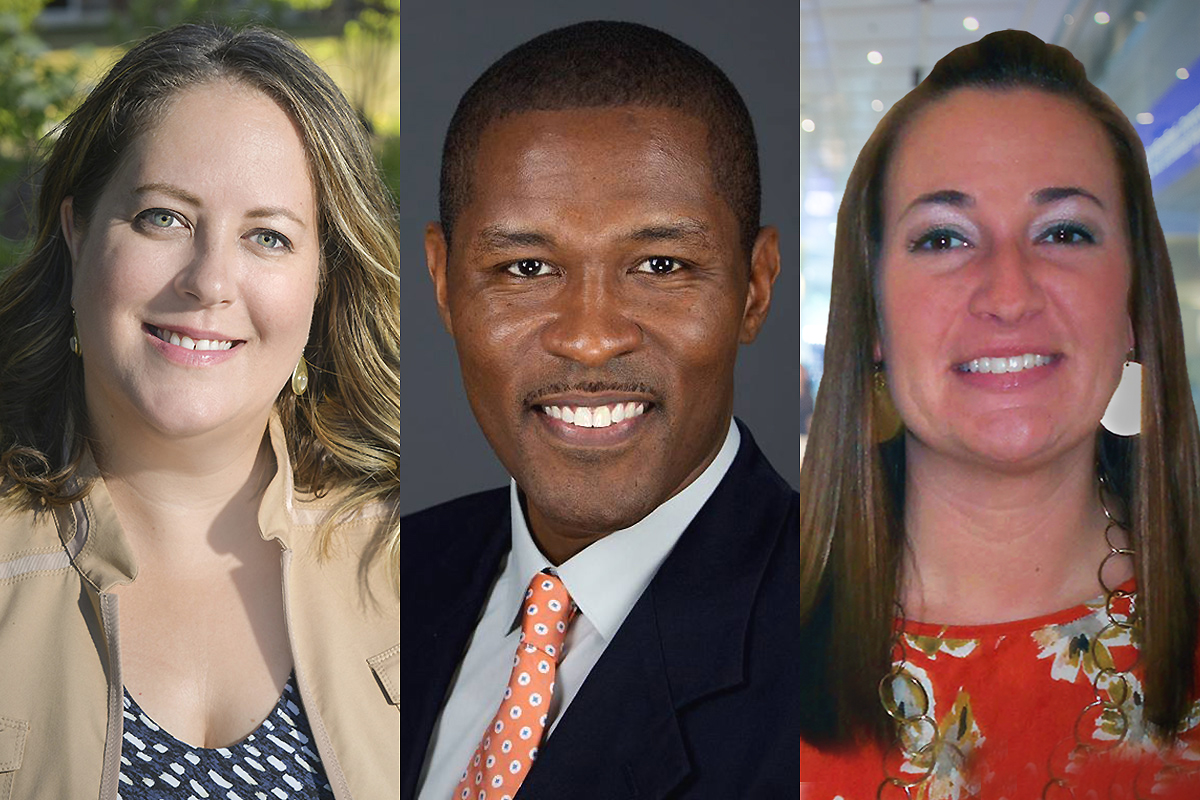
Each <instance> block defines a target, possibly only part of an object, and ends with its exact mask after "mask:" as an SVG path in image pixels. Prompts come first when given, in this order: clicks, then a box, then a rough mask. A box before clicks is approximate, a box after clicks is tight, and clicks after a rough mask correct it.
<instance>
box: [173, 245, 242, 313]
mask: <svg viewBox="0 0 1200 800" xmlns="http://www.w3.org/2000/svg"><path fill="white" fill-rule="evenodd" d="M235 258H236V255H235V254H234V253H233V252H231V251H230V249H227V248H222V247H221V246H220V244H219V242H217V241H215V237H210V236H204V235H202V234H200V235H197V237H196V240H195V249H194V250H193V252H192V258H191V260H190V261H189V262H188V263H187V264H186V265H185V266H184V268H183V269H181V270H180V271H179V273H178V274H177V275H176V276H175V291H176V293H177V294H179V296H180V297H183V298H186V299H188V300H190V301H192V302H194V303H198V304H199V305H200V306H203V307H204V308H210V307H213V306H220V305H228V304H229V303H232V302H233V295H234V291H233V289H234V271H233V270H234V268H233V263H234V259H235Z"/></svg>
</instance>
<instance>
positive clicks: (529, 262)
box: [504, 258, 551, 278]
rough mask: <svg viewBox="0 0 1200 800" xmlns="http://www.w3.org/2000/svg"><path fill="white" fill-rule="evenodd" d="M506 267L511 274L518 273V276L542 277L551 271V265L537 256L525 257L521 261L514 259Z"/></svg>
mask: <svg viewBox="0 0 1200 800" xmlns="http://www.w3.org/2000/svg"><path fill="white" fill-rule="evenodd" d="M504 269H505V271H506V272H508V273H509V274H511V275H516V276H517V277H518V278H540V277H542V276H544V275H549V274H550V273H551V269H550V265H549V264H547V263H546V262H545V261H539V260H537V259H536V258H523V259H521V260H520V261H514V262H513V263H511V264H509V265H508V266H507V267H505V268H504Z"/></svg>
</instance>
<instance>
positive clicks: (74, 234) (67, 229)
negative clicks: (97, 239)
mask: <svg viewBox="0 0 1200 800" xmlns="http://www.w3.org/2000/svg"><path fill="white" fill-rule="evenodd" d="M76 222H77V220H76V219H75V198H74V197H68V198H66V199H65V200H63V201H62V205H61V206H59V207H58V224H59V227H61V228H62V232H63V239H64V240H65V241H66V244H67V251H68V252H70V254H71V279H72V280H71V283H72V285H74V278H75V265H76V264H78V263H79V253H80V251H81V250H82V249H83V225H82V224H79V225H77V224H76ZM74 303H75V298H74V297H72V298H71V304H72V305H74Z"/></svg>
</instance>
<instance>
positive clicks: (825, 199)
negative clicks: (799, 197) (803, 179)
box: [804, 189, 834, 217]
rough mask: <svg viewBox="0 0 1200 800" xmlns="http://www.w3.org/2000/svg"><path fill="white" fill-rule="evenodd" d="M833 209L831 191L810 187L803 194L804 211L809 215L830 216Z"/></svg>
mask: <svg viewBox="0 0 1200 800" xmlns="http://www.w3.org/2000/svg"><path fill="white" fill-rule="evenodd" d="M833 209H834V199H833V192H827V191H825V190H824V189H812V190H810V191H809V192H808V193H807V194H805V195H804V213H806V214H808V215H809V216H810V217H831V216H833Z"/></svg>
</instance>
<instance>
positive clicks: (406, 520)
mask: <svg viewBox="0 0 1200 800" xmlns="http://www.w3.org/2000/svg"><path fill="white" fill-rule="evenodd" d="M508 498H509V490H508V488H507V487H504V488H500V489H492V490H489V491H486V492H478V493H476V494H470V495H466V496H465V497H459V498H457V499H455V500H450V501H448V502H445V503H440V504H439V505H436V506H432V507H430V508H426V509H424V510H422V511H418V512H416V513H414V514H409V515H407V516H403V517H401V518H400V574H401V581H400V582H401V584H402V585H403V584H405V583H406V577H405V576H410V575H412V574H413V573H414V572H420V571H422V570H425V569H428V568H437V569H443V568H444V569H455V568H457V569H460V570H461V569H462V564H463V563H464V562H465V561H470V562H472V563H478V562H482V561H488V562H491V561H493V560H494V559H496V558H499V556H500V554H501V553H502V552H503V551H504V550H507V548H508V546H509V543H510V541H511V527H510V525H509V499H508ZM408 582H409V583H411V581H408Z"/></svg>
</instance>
